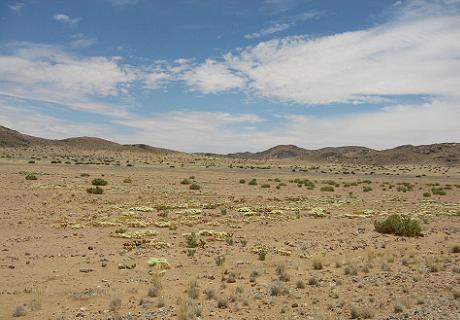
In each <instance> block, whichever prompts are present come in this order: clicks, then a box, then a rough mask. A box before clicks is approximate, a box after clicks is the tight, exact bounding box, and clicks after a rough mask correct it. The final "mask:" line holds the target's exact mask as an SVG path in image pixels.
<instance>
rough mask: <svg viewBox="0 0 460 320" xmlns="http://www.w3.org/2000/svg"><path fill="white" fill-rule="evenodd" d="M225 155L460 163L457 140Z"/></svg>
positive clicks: (281, 148)
mask: <svg viewBox="0 0 460 320" xmlns="http://www.w3.org/2000/svg"><path fill="white" fill-rule="evenodd" d="M228 156H230V157H234V158H244V159H253V160H272V159H278V160H281V159H288V158H291V159H298V160H307V161H318V162H337V163H341V162H342V163H361V164H366V163H368V164H377V165H386V164H405V163H433V164H443V165H458V164H460V143H437V144H431V145H421V146H412V145H404V146H400V147H396V148H393V149H387V150H381V151H379V150H374V149H370V148H365V147H358V146H349V147H328V148H322V149H317V150H308V149H303V148H299V147H297V146H294V145H279V146H276V147H273V148H270V149H268V150H265V151H261V152H255V153H251V152H243V153H233V154H229V155H228Z"/></svg>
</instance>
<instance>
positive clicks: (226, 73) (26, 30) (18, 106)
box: [0, 0, 460, 153]
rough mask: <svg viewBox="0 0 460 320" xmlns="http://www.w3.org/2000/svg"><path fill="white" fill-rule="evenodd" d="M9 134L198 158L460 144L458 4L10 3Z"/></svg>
mask: <svg viewBox="0 0 460 320" xmlns="http://www.w3.org/2000/svg"><path fill="white" fill-rule="evenodd" d="M0 125H3V126H6V127H9V128H12V129H15V130H18V131H20V132H23V133H26V134H30V135H35V136H40V137H45V138H53V139H62V138H67V137H75V136H96V137H100V138H104V139H108V140H112V141H116V142H119V143H129V144H134V143H144V144H149V145H152V146H156V147H164V148H170V149H174V150H180V151H186V152H215V153H230V152H243V151H261V150H265V149H267V148H270V147H272V146H275V145H278V144H294V145H297V146H299V147H304V148H307V149H318V148H322V147H334V146H350V145H359V146H366V147H370V148H375V149H379V150H380V149H386V148H392V147H395V146H399V145H404V144H413V145H420V144H431V143H440V142H460V0H431V1H427V0H400V1H396V0H391V1H390V0H350V1H343V0H335V1H333V0H251V1H243V0H241V1H238V0H233V1H230V0H219V1H215V0H169V1H160V0H79V1H71V0H55V1H51V0H49V1H47V0H29V1H27V0H18V1H16V0H0Z"/></svg>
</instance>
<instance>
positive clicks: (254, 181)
mask: <svg viewBox="0 0 460 320" xmlns="http://www.w3.org/2000/svg"><path fill="white" fill-rule="evenodd" d="M248 184H249V185H250V186H256V185H257V180H256V179H252V180H251V181H249V183H248Z"/></svg>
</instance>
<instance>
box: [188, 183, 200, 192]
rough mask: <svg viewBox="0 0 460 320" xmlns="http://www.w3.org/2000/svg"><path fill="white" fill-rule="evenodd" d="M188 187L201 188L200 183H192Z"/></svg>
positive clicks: (191, 188) (192, 188)
mask: <svg viewBox="0 0 460 320" xmlns="http://www.w3.org/2000/svg"><path fill="white" fill-rule="evenodd" d="M189 188H190V190H200V189H201V187H200V185H199V184H197V183H192V184H191V185H190V187H189Z"/></svg>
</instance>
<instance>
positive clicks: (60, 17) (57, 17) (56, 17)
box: [53, 13, 78, 25]
mask: <svg viewBox="0 0 460 320" xmlns="http://www.w3.org/2000/svg"><path fill="white" fill-rule="evenodd" d="M53 19H54V20H56V21H59V22H64V23H68V24H71V25H72V24H76V23H77V22H78V19H76V18H74V19H72V18H70V17H69V16H68V15H66V14H62V13H58V14H55V15H54V16H53Z"/></svg>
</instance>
